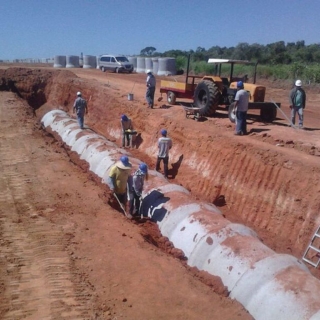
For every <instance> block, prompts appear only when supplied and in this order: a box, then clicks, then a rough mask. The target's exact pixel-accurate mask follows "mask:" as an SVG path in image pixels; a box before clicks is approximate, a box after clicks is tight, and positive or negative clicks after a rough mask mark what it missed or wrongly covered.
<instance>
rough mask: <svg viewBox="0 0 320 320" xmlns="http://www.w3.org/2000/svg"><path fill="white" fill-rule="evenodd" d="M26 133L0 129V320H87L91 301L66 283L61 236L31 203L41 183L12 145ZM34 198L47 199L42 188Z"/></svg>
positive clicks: (1, 108) (23, 150)
mask: <svg viewBox="0 0 320 320" xmlns="http://www.w3.org/2000/svg"><path fill="white" fill-rule="evenodd" d="M4 112H6V113H7V112H12V113H13V114H18V113H19V110H18V108H15V107H14V105H12V104H11V105H10V107H8V105H4V103H1V104H0V115H1V119H4V117H3V114H4ZM31 129H32V127H31V125H30V126H29V125H28V123H24V124H23V125H22V127H13V126H12V125H10V124H7V123H3V124H2V125H1V127H0V136H4V132H6V140H4V139H2V140H1V143H0V154H1V157H0V170H1V172H2V175H1V176H0V239H1V240H0V249H1V251H0V254H1V259H0V261H1V262H0V271H1V272H0V283H1V285H0V318H1V319H8V320H9V319H10V320H11V319H14V320H16V319H24V318H28V319H62V318H63V319H85V318H90V316H89V313H90V311H91V310H90V309H91V307H90V304H91V296H90V294H88V293H87V292H86V291H85V286H84V285H83V284H81V282H79V283H78V284H74V283H73V281H72V277H73V275H72V273H71V271H70V266H71V263H70V259H69V256H68V254H67V252H66V250H65V248H66V246H67V240H66V238H65V237H64V234H63V233H62V231H61V230H60V229H58V228H57V227H54V226H53V225H52V224H51V223H49V222H48V221H47V220H46V219H45V218H43V217H41V216H40V215H39V214H40V212H39V211H38V210H37V208H36V207H35V206H34V205H33V204H32V202H31V201H33V200H34V199H32V197H31V194H32V193H31V192H30V190H31V189H32V188H33V187H34V186H36V185H38V186H39V185H40V186H41V182H40V181H39V179H38V178H37V171H36V168H35V165H34V164H33V163H32V161H31V160H30V159H29V157H28V155H27V149H28V148H30V146H25V145H24V144H23V139H22V138H21V139H20V141H19V143H17V140H18V139H17V136H21V137H23V135H26V134H31V133H32V130H31ZM8 131H9V132H8ZM8 133H9V134H8ZM8 137H9V138H8ZM27 167H28V168H29V169H28V168H27ZM30 167H31V170H30ZM26 173H28V175H27V174H26ZM38 196H39V200H40V199H41V203H46V197H48V196H50V195H46V193H45V189H44V188H43V192H42V193H41V194H39V195H38ZM28 199H29V200H30V201H28Z"/></svg>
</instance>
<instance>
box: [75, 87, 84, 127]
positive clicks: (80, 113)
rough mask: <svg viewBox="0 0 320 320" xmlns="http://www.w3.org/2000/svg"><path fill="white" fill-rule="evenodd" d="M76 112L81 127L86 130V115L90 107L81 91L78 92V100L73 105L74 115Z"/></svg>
mask: <svg viewBox="0 0 320 320" xmlns="http://www.w3.org/2000/svg"><path fill="white" fill-rule="evenodd" d="M75 112H76V113H77V118H78V123H79V127H80V128H81V129H84V115H85V114H86V113H88V106H87V101H86V100H85V99H83V98H82V94H81V92H80V91H78V92H77V98H76V100H75V101H74V104H73V113H75Z"/></svg>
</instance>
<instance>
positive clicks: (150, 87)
mask: <svg viewBox="0 0 320 320" xmlns="http://www.w3.org/2000/svg"><path fill="white" fill-rule="evenodd" d="M147 75H148V76H147V92H146V99H147V103H148V108H151V109H153V103H154V93H155V92H156V78H155V76H154V75H153V73H152V71H151V70H147Z"/></svg>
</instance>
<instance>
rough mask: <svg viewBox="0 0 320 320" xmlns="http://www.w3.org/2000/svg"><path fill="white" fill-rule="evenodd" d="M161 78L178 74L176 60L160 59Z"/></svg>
mask: <svg viewBox="0 0 320 320" xmlns="http://www.w3.org/2000/svg"><path fill="white" fill-rule="evenodd" d="M157 74H158V75H159V76H169V75H175V74H177V69H176V59H175V58H159V69H158V73H157Z"/></svg>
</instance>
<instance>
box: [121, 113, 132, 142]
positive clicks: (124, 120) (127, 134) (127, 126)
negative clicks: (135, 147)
mask: <svg viewBox="0 0 320 320" xmlns="http://www.w3.org/2000/svg"><path fill="white" fill-rule="evenodd" d="M120 122H121V129H122V147H123V148H124V147H125V140H127V144H126V146H127V147H129V146H130V142H131V139H132V137H131V130H132V129H133V128H132V121H131V119H130V118H128V117H127V116H126V115H125V114H123V115H122V116H121V120H120Z"/></svg>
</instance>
